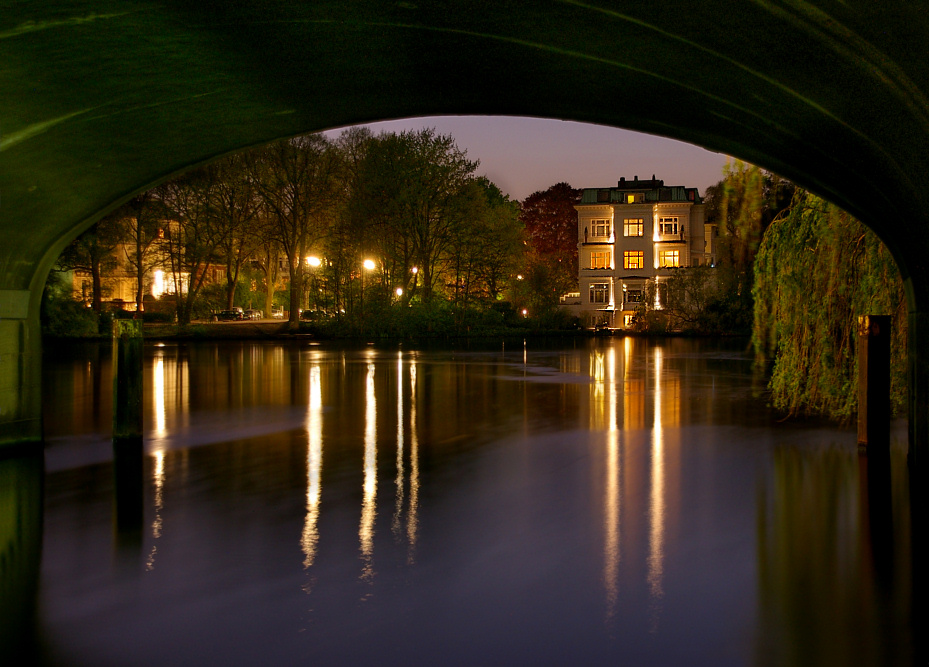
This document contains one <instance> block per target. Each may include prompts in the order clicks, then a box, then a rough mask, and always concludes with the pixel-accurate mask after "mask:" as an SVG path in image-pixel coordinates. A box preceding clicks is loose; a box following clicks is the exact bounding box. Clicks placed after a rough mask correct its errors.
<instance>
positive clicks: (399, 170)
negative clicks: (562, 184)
mask: <svg viewBox="0 0 929 667" xmlns="http://www.w3.org/2000/svg"><path fill="white" fill-rule="evenodd" d="M477 166H478V163H477V162H472V161H471V160H468V159H467V154H466V152H465V151H462V150H461V149H459V148H458V146H457V145H455V140H454V139H453V138H452V137H451V136H450V135H438V134H436V132H435V130H434V129H429V128H425V129H423V130H420V131H418V132H413V131H407V132H402V133H400V134H381V135H379V136H377V137H376V138H375V139H374V140H373V141H371V143H370V145H369V146H368V147H367V151H366V154H365V157H364V159H363V161H362V163H361V164H360V168H359V188H358V190H357V191H356V192H355V193H353V194H354V196H353V204H354V206H355V210H356V211H357V213H356V214H357V215H361V216H363V217H364V219H366V220H368V221H369V222H371V223H372V224H373V225H375V226H376V227H377V230H378V236H379V237H380V239H381V243H380V247H379V248H378V251H379V254H380V255H381V257H382V266H383V268H384V271H383V278H382V280H383V282H384V283H385V285H392V284H394V283H396V284H397V285H398V286H400V287H403V288H404V289H406V288H407V287H408V285H409V282H410V281H411V280H412V279H413V278H412V277H413V275H414V274H413V273H412V269H413V267H414V266H415V267H417V269H418V273H417V274H416V275H417V278H416V279H417V282H418V283H419V284H420V285H421V286H422V296H423V299H424V300H425V301H427V302H428V301H430V300H431V299H432V297H433V295H434V294H435V292H436V289H437V288H438V287H439V285H440V279H441V275H442V272H443V270H444V269H445V268H446V263H447V261H448V260H449V251H450V248H451V244H452V243H453V237H454V233H455V225H456V224H458V222H459V219H460V218H459V207H460V205H461V199H460V197H461V190H462V188H464V187H465V186H466V185H467V184H468V183H469V181H470V179H471V177H472V175H473V173H474V171H475V169H476V168H477ZM363 250H367V249H366V248H363Z"/></svg>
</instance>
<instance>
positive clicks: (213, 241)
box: [157, 165, 230, 324]
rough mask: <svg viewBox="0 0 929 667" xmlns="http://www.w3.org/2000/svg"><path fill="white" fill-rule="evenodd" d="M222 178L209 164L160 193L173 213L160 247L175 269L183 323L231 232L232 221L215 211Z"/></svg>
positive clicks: (187, 174)
mask: <svg viewBox="0 0 929 667" xmlns="http://www.w3.org/2000/svg"><path fill="white" fill-rule="evenodd" d="M220 175H221V172H220V170H219V169H218V168H217V167H215V166H214V165H207V166H205V167H201V168H199V169H196V170H194V171H190V172H187V173H186V174H184V175H183V176H181V177H179V178H177V179H174V180H172V181H168V182H167V183H165V184H163V185H162V186H160V187H159V188H158V190H157V192H158V196H159V197H160V198H161V200H162V202H163V203H164V205H165V207H166V208H167V209H168V210H169V211H170V214H171V220H170V221H169V222H168V224H167V225H166V229H164V238H163V239H161V241H160V243H159V246H160V248H161V249H162V252H163V253H164V255H165V259H166V260H167V262H168V264H169V266H170V267H171V275H172V276H173V280H174V294H175V299H176V301H177V320H178V323H179V324H188V323H189V322H190V320H191V317H192V314H193V310H194V305H195V302H196V298H197V294H198V293H199V292H200V289H201V288H202V287H203V285H204V282H205V281H206V278H207V274H208V269H209V267H210V265H211V264H216V263H218V262H219V261H220V255H219V248H220V246H221V244H222V243H223V242H224V241H225V238H226V236H228V234H229V233H230V230H229V226H228V221H227V220H225V219H224V218H223V217H222V216H219V215H217V211H216V209H215V197H216V192H217V190H218V188H219V187H220V185H219V179H220Z"/></svg>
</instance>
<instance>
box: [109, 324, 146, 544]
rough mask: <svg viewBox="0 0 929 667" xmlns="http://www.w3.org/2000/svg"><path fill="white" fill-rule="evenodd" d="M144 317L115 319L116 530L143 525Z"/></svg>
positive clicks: (114, 467) (114, 428) (114, 449)
mask: <svg viewBox="0 0 929 667" xmlns="http://www.w3.org/2000/svg"><path fill="white" fill-rule="evenodd" d="M142 342H143V340H142V320H114V321H113V472H114V482H115V499H114V504H115V521H116V530H117V532H119V533H121V532H126V531H130V532H131V531H137V530H140V529H141V526H142V481H143V479H142V478H143V471H142V463H143V456H142Z"/></svg>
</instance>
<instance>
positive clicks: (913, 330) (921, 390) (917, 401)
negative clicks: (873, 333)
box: [907, 310, 929, 476]
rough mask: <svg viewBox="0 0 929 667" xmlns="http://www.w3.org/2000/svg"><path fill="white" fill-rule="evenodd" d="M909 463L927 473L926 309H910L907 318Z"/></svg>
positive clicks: (916, 470)
mask: <svg viewBox="0 0 929 667" xmlns="http://www.w3.org/2000/svg"><path fill="white" fill-rule="evenodd" d="M907 357H908V366H909V368H908V377H907V384H908V387H907V402H908V406H907V412H908V417H909V441H910V446H909V463H910V470H911V471H912V472H913V473H914V474H918V475H920V476H925V475H924V473H926V472H929V312H926V311H923V312H919V311H914V310H911V311H910V313H909V317H908V321H907Z"/></svg>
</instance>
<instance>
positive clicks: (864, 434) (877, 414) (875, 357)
mask: <svg viewBox="0 0 929 667" xmlns="http://www.w3.org/2000/svg"><path fill="white" fill-rule="evenodd" d="M889 446H890V316H889V315H861V316H860V317H859V318H858V447H859V449H860V450H868V449H871V448H873V447H881V448H885V447H889Z"/></svg>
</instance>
